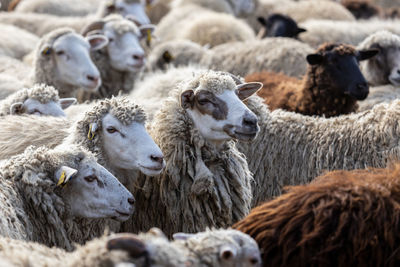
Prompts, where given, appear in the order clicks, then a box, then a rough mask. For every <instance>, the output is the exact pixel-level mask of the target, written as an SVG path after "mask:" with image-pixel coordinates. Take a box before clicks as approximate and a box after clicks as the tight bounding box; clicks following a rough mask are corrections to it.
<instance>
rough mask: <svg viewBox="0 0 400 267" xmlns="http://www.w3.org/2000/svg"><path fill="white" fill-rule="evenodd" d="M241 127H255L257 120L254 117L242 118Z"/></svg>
mask: <svg viewBox="0 0 400 267" xmlns="http://www.w3.org/2000/svg"><path fill="white" fill-rule="evenodd" d="M242 123H243V126H247V127H252V128H254V127H257V118H256V117H244V118H243V122H242Z"/></svg>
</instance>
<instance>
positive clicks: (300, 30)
mask: <svg viewBox="0 0 400 267" xmlns="http://www.w3.org/2000/svg"><path fill="white" fill-rule="evenodd" d="M306 31H307V30H306V29H304V28H297V34H299V33H302V32H306Z"/></svg>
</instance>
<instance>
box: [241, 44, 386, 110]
mask: <svg viewBox="0 0 400 267" xmlns="http://www.w3.org/2000/svg"><path fill="white" fill-rule="evenodd" d="M377 53H378V50H376V49H370V50H356V49H355V48H354V47H353V46H351V45H345V44H332V43H326V44H323V45H321V46H320V47H319V48H318V49H317V50H316V51H315V53H314V54H309V55H307V62H308V64H309V66H308V70H307V73H306V75H304V77H303V79H302V80H298V79H296V78H293V77H288V76H286V75H283V74H280V73H271V72H261V73H255V74H252V75H248V76H246V78H245V79H246V81H248V82H255V81H257V82H262V83H263V89H262V90H261V91H260V93H259V95H260V96H261V97H263V98H264V99H265V103H267V104H268V107H269V108H270V110H275V109H278V108H281V109H284V110H288V111H293V112H298V113H301V114H304V115H318V116H325V117H333V116H339V115H342V114H349V113H351V112H355V111H357V108H358V106H357V100H364V99H365V98H367V96H368V92H369V86H368V83H367V81H366V80H365V78H364V76H363V75H362V73H361V71H360V68H359V65H358V62H359V61H362V60H366V59H369V58H371V57H373V56H375V55H376V54H377Z"/></svg>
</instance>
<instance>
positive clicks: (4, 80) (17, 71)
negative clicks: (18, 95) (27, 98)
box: [0, 55, 33, 99]
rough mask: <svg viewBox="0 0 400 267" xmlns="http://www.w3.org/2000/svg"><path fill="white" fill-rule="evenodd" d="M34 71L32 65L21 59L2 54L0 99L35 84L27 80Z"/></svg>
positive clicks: (0, 58) (0, 60)
mask: <svg viewBox="0 0 400 267" xmlns="http://www.w3.org/2000/svg"><path fill="white" fill-rule="evenodd" d="M32 72H33V70H32V67H31V66H28V65H27V64H25V63H23V62H21V61H20V60H18V59H15V58H12V57H9V56H3V55H0V76H1V78H0V80H1V82H0V99H4V98H6V97H7V96H9V95H10V94H13V93H15V92H17V91H18V90H20V89H22V88H24V87H29V86H31V85H33V84H31V83H30V82H28V81H27V80H29V78H30V77H31V76H32Z"/></svg>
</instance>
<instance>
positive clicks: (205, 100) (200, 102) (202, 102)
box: [198, 98, 210, 105]
mask: <svg viewBox="0 0 400 267" xmlns="http://www.w3.org/2000/svg"><path fill="white" fill-rule="evenodd" d="M198 102H199V104H200V105H205V104H207V103H210V100H208V99H207V98H204V99H199V101H198Z"/></svg>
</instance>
